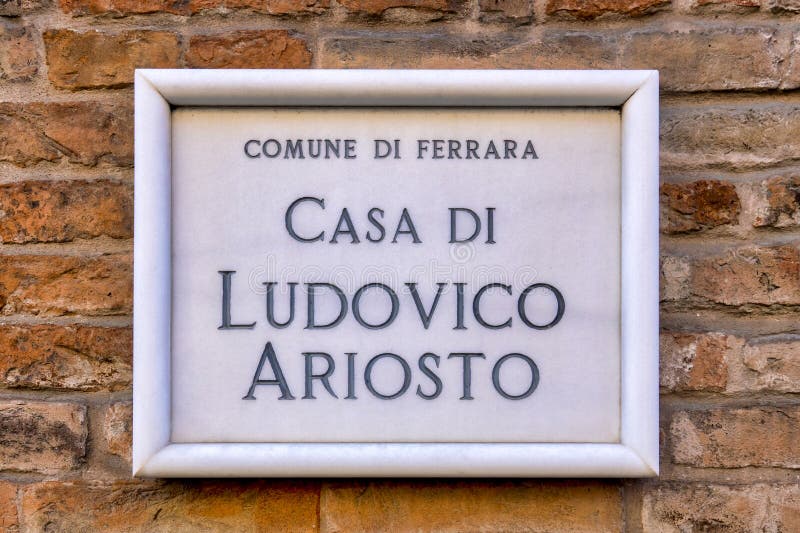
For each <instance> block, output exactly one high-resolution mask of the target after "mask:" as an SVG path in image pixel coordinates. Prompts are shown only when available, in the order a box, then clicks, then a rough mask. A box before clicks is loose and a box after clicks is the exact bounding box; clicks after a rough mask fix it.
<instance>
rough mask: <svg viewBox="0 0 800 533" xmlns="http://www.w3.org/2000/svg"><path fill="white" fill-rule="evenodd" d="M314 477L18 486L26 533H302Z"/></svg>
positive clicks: (312, 502) (313, 499)
mask: <svg viewBox="0 0 800 533" xmlns="http://www.w3.org/2000/svg"><path fill="white" fill-rule="evenodd" d="M318 498H319V488H318V485H317V484H315V483H294V482H287V481H281V480H273V481H257V482H250V481H226V482H223V481H200V482H187V481H173V482H169V483H154V482H113V483H108V482H105V483H104V482H84V481H76V482H60V481H47V482H44V483H35V484H32V485H28V486H26V487H25V488H24V489H23V496H22V516H23V518H24V522H25V524H26V527H28V528H30V530H31V531H46V530H52V531H107V532H123V531H124V532H125V533H149V532H152V531H187V532H188V531H203V532H207V533H214V532H225V533H228V532H231V531H237V532H239V531H241V532H253V533H255V532H259V533H269V532H276V533H277V532H280V533H292V532H303V533H306V532H309V531H316V530H317V528H318V520H317V503H318Z"/></svg>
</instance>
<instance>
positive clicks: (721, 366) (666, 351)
mask: <svg viewBox="0 0 800 533" xmlns="http://www.w3.org/2000/svg"><path fill="white" fill-rule="evenodd" d="M741 344H742V342H741V341H740V340H739V339H737V338H736V337H732V336H730V335H724V334H721V333H705V334H704V333H662V334H661V373H660V375H661V387H662V388H663V389H665V390H668V391H673V392H674V391H695V390H700V391H714V392H719V391H724V390H725V388H726V387H727V384H728V359H729V358H731V355H730V353H731V352H732V351H733V350H735V349H736V348H741Z"/></svg>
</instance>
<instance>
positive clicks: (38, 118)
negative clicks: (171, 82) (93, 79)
mask: <svg viewBox="0 0 800 533" xmlns="http://www.w3.org/2000/svg"><path fill="white" fill-rule="evenodd" d="M0 131H3V136H2V137H0V161H9V162H11V163H14V164H16V165H19V166H23V167H24V166H29V165H33V164H36V163H40V162H42V161H50V162H59V161H69V162H72V163H80V164H82V165H88V166H94V165H97V164H98V163H109V164H112V165H117V166H130V165H131V164H132V163H133V114H132V107H131V106H130V105H128V104H125V105H109V104H103V103H95V102H71V103H41V102H33V103H28V104H14V103H8V102H4V103H0Z"/></svg>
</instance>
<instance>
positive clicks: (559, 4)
mask: <svg viewBox="0 0 800 533" xmlns="http://www.w3.org/2000/svg"><path fill="white" fill-rule="evenodd" d="M669 4H670V0H593V1H591V2H587V1H586V0H548V1H547V14H548V15H567V16H570V17H574V18H577V19H584V20H587V19H595V18H597V17H600V16H603V15H610V14H613V15H626V16H633V17H635V16H640V15H646V14H648V13H652V12H653V11H655V10H658V9H660V8H663V7H666V6H668V5H669Z"/></svg>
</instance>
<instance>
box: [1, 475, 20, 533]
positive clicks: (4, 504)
mask: <svg viewBox="0 0 800 533" xmlns="http://www.w3.org/2000/svg"><path fill="white" fill-rule="evenodd" d="M18 527H19V517H17V487H16V486H15V485H14V484H12V483H9V482H7V481H0V531H5V532H7V533H16V532H17V531H18Z"/></svg>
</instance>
